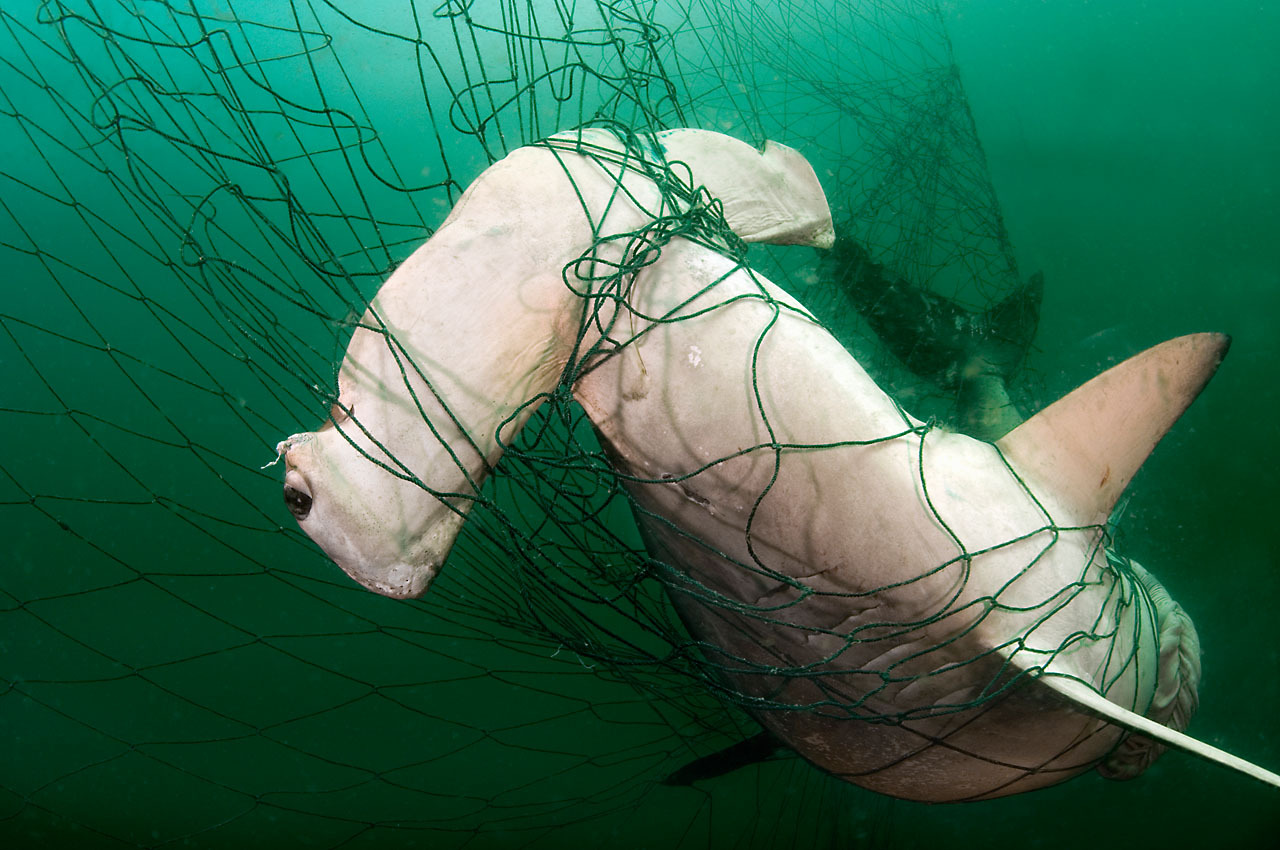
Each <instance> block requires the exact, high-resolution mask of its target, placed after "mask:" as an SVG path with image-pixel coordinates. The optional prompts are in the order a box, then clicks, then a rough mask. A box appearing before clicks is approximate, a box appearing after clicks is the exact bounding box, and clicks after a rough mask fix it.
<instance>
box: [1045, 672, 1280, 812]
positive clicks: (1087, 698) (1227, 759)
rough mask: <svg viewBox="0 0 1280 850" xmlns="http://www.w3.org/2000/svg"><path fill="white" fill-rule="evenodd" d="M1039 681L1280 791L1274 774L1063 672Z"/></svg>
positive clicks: (1109, 716)
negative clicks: (1139, 711) (1119, 703)
mask: <svg viewBox="0 0 1280 850" xmlns="http://www.w3.org/2000/svg"><path fill="white" fill-rule="evenodd" d="M1036 681H1037V682H1040V683H1041V684H1044V685H1047V686H1048V687H1050V688H1052V689H1053V690H1054V691H1056V692H1057V693H1058V694H1059V695H1061V696H1063V697H1065V698H1066V699H1067V700H1068V701H1070V702H1071V703H1072V704H1074V705H1076V706H1078V707H1080V708H1081V709H1083V710H1085V711H1087V712H1088V713H1090V714H1094V715H1097V716H1099V717H1101V718H1103V719H1104V720H1106V721H1108V722H1110V723H1114V724H1115V725H1117V726H1120V727H1123V728H1125V729H1128V730H1129V731H1131V732H1135V733H1137V734H1139V735H1145V736H1147V737H1148V738H1154V739H1155V740H1157V741H1159V742H1160V743H1162V744H1165V745H1166V746H1169V747H1173V748H1175V749H1179V750H1182V751H1183V752H1187V753H1191V754H1192V755H1195V756H1199V757H1201V758H1203V759H1207V760H1208V761H1212V762H1216V763H1217V764H1220V765H1222V766H1223V767H1229V768H1231V769H1232V770H1235V771H1238V772H1239V773H1243V774H1244V775H1245V776H1250V777H1252V778H1254V779H1256V780H1258V781H1259V782H1265V783H1266V784H1268V785H1271V786H1274V787H1276V788H1280V776H1277V775H1276V774H1274V773H1272V772H1271V771H1269V770H1265V769H1263V768H1261V767H1258V766H1257V765H1256V764H1253V763H1252V762H1248V761H1245V760H1244V759H1242V758H1240V757H1238V756H1233V755H1231V753H1228V752H1226V751H1224V750H1220V749H1218V748H1217V747H1214V746H1210V745H1209V744H1206V743H1204V742H1203V741H1198V740H1196V739H1195V738H1192V737H1191V736H1190V735H1185V734H1183V733H1182V732H1178V731H1175V730H1173V729H1170V728H1169V727H1167V726H1161V725H1160V724H1159V723H1156V722H1155V721H1154V720H1150V719H1148V718H1146V717H1143V716H1142V715H1141V714H1136V713H1134V712H1132V711H1129V710H1128V709H1126V708H1121V707H1120V706H1118V705H1116V704H1115V703H1113V702H1111V701H1110V700H1108V699H1107V698H1106V697H1104V696H1103V695H1102V694H1100V693H1098V692H1097V691H1095V690H1094V689H1093V688H1091V687H1089V686H1088V685H1086V684H1084V683H1083V682H1081V681H1080V680H1078V679H1075V678H1073V677H1070V676H1066V675H1063V674H1061V673H1053V672H1051V671H1045V672H1042V673H1040V674H1039V676H1038V677H1037V679H1036Z"/></svg>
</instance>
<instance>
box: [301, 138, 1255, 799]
mask: <svg viewBox="0 0 1280 850" xmlns="http://www.w3.org/2000/svg"><path fill="white" fill-rule="evenodd" d="M707 222H713V223H714V222H720V223H721V224H727V225H728V226H729V227H730V228H731V229H732V231H733V233H734V234H736V238H738V239H741V240H744V241H748V242H749V241H767V242H774V243H779V244H799V245H811V246H816V247H821V248H828V247H830V246H831V245H832V243H833V241H834V232H833V228H832V224H831V213H830V210H829V208H828V206H827V202H826V197H825V195H824V194H823V191H822V188H821V185H820V184H819V182H818V179H817V177H816V175H815V174H814V172H813V169H812V168H811V167H810V166H809V164H808V162H807V161H806V160H805V159H804V157H803V156H802V155H800V154H799V153H798V152H797V151H795V150H793V149H791V148H788V147H786V146H783V145H779V144H775V143H769V144H768V145H766V146H765V147H764V149H763V150H762V151H758V150H756V149H755V148H753V147H751V146H749V145H746V144H744V143H742V142H739V141H736V140H734V139H732V138H730V137H728V136H723V135H720V134H716V133H710V132H705V131H700V130H674V131H667V132H664V133H659V134H655V135H652V136H648V135H643V136H627V137H624V136H622V135H618V134H615V133H614V132H612V131H607V130H602V129H582V130H576V131H571V132H569V133H564V134H559V135H557V136H553V137H551V138H550V139H548V140H546V141H545V142H543V143H540V144H538V145H534V146H530V147H526V148H521V149H518V150H516V151H514V152H512V153H511V154H509V155H508V156H507V157H506V158H504V159H502V160H500V161H499V162H497V163H496V164H494V165H492V166H490V167H489V168H488V169H487V170H486V171H484V172H483V173H482V174H481V175H480V176H479V177H478V178H477V179H476V180H475V181H474V182H473V183H472V184H471V185H470V186H469V187H468V189H467V190H466V192H464V194H463V195H462V197H461V198H460V199H459V201H458V203H457V205H456V206H455V207H454V209H453V211H452V212H451V213H450V215H449V217H448V218H447V219H446V221H445V222H444V224H443V225H442V226H441V227H440V229H439V230H438V231H437V232H436V233H435V234H434V235H433V236H431V238H430V239H428V240H427V242H426V243H425V244H423V245H422V246H421V247H420V248H419V249H418V250H417V251H415V252H414V253H413V255H412V256H410V257H409V258H408V259H407V260H406V261H405V262H404V263H403V264H402V265H401V266H400V267H399V268H398V269H397V270H396V271H395V272H394V273H393V274H392V275H391V277H390V278H389V279H388V280H387V281H386V283H384V285H383V286H382V288H381V290H380V291H379V292H378V294H377V296H376V297H375V298H374V299H373V301H372V302H371V303H370V305H369V307H368V310H367V312H366V314H365V316H364V318H363V319H362V321H361V323H360V326H359V327H358V328H357V329H356V331H355V332H354V334H353V336H352V338H351V341H350V343H349V345H348V348H347V352H346V357H345V359H344V360H343V363H342V366H341V369H340V371H339V376H338V395H337V400H336V402H335V403H334V405H333V407H332V410H331V412H330V417H329V420H328V422H327V423H326V424H325V425H324V426H323V427H322V428H320V429H319V430H318V431H316V432H312V433H303V434H294V435H293V436H291V437H289V438H287V439H286V440H284V441H282V442H281V443H280V445H279V446H278V447H277V450H278V453H279V454H280V455H282V456H283V457H284V459H285V463H286V475H285V489H284V493H285V501H286V503H287V504H288V506H289V508H290V510H291V511H292V513H293V515H294V516H295V517H296V518H297V520H298V522H299V524H300V526H301V528H302V529H303V530H304V531H305V532H306V533H307V534H308V535H309V536H310V537H311V538H312V539H313V540H314V541H315V542H316V543H317V544H319V546H320V547H321V548H322V549H323V550H324V551H325V552H326V553H327V554H328V555H329V557H330V558H332V559H333V560H334V561H335V562H336V563H337V564H338V566H339V567H341V568H342V569H343V570H344V571H345V572H346V573H347V574H348V575H350V576H351V577H352V578H353V579H355V580H356V581H357V582H359V583H360V584H362V585H363V586H365V587H367V588H369V589H370V590H373V591H376V592H378V593H381V594H384V595H386V596H391V597H395V598H415V597H419V596H421V595H423V594H424V593H425V592H426V591H427V589H428V587H429V585H430V583H431V581H432V579H433V578H434V577H435V576H436V575H437V574H438V572H439V570H440V569H441V568H442V565H443V564H444V562H445V560H446V557H447V555H448V553H449V551H450V548H451V546H452V544H453V542H454V540H455V539H456V537H457V535H458V533H459V530H460V528H461V527H462V525H463V524H464V522H465V520H466V517H467V514H468V511H469V508H470V505H471V504H472V503H473V501H474V500H475V498H476V496H477V494H478V493H479V490H480V487H481V485H482V483H483V481H484V479H485V477H486V476H487V475H488V474H490V473H491V472H492V470H493V469H494V467H495V466H496V465H497V464H498V462H499V461H500V459H501V454H502V447H503V446H504V445H507V444H508V443H509V442H510V441H511V440H512V439H513V438H514V436H515V435H516V434H517V433H518V431H519V429H520V428H521V427H522V426H523V425H524V424H525V422H526V421H527V420H528V417H529V415H530V414H531V413H532V411H533V409H534V407H535V406H536V404H537V403H539V401H540V400H541V399H544V398H546V397H547V395H548V394H549V393H550V392H552V391H553V390H555V389H556V388H557V387H564V386H568V387H570V388H571V389H572V392H573V395H574V398H575V399H576V400H577V401H578V402H579V403H580V404H581V405H582V407H583V409H584V410H585V411H586V412H587V415H588V416H589V418H590V421H591V423H592V425H593V426H594V428H595V431H596V434H597V436H598V438H599V440H600V443H601V445H602V447H603V448H604V451H605V452H606V454H607V456H608V458H609V461H610V463H611V464H612V466H613V467H614V469H615V470H616V472H617V474H618V476H619V480H620V481H621V482H622V484H623V486H625V487H626V489H627V491H628V493H629V496H630V498H631V501H632V504H633V506H634V509H635V510H634V513H635V516H636V521H637V523H638V525H639V528H640V531H641V535H642V538H643V540H644V543H645V545H646V547H647V549H648V551H649V554H650V555H651V556H652V557H654V558H657V559H660V560H661V561H663V562H665V563H666V564H668V565H671V566H672V567H673V568H675V570H677V571H678V575H679V576H682V577H683V578H681V579H673V580H672V581H670V582H669V584H668V592H669V595H670V598H671V600H672V603H673V605H674V607H675V609H676V610H677V611H678V612H679V615H680V616H681V618H682V620H683V622H684V624H685V626H686V628H687V630H688V632H689V635H690V638H691V640H692V642H693V644H694V645H695V646H696V647H697V650H698V651H699V652H700V654H701V657H702V660H703V663H704V664H705V665H707V668H708V669H711V670H714V671H715V674H714V676H715V678H716V679H717V681H718V682H719V683H720V685H721V687H723V688H724V689H725V690H726V691H729V692H731V693H732V694H733V695H734V699H735V700H736V701H738V702H739V703H740V704H742V705H744V706H746V707H747V708H748V709H749V710H750V711H751V712H752V713H753V715H754V716H755V718H756V719H757V720H758V721H759V722H760V723H761V725H762V726H764V727H765V728H766V729H767V730H769V732H770V733H771V734H772V735H773V736H775V737H776V738H777V739H778V740H780V741H782V742H783V743H784V744H785V745H786V746H788V747H790V748H791V749H793V750H794V751H795V752H796V753H798V754H799V755H801V756H802V757H803V758H805V759H807V760H808V761H810V762H811V763H813V764H815V765H817V766H818V767H819V768H821V769H823V770H825V771H827V772H829V773H831V774H834V775H836V776H838V777H841V778H843V779H846V780H848V781H850V782H853V783H856V784H858V785H861V786H864V787H867V788H870V789H873V790H876V791H879V792H883V793H885V794H890V795H893V796H897V797H903V798H908V799H914V800H924V801H935V802H942V801H961V800H977V799H984V798H991V797H999V796H1004V795H1008V794H1014V793H1019V792H1023V791H1028V790H1032V789H1035V788H1039V787H1043V786H1046V785H1050V784H1053V783H1057V782H1061V781H1063V780H1065V779H1068V778H1070V777H1072V776H1075V775H1077V774H1079V773H1081V772H1083V771H1085V770H1088V769H1089V768H1092V767H1097V768H1098V769H1099V770H1101V771H1102V772H1103V773H1104V774H1105V775H1108V776H1114V777H1128V776H1133V775H1136V774H1137V773H1139V772H1141V770H1142V769H1144V768H1145V767H1146V765H1148V764H1149V763H1150V762H1151V760H1152V759H1154V758H1155V757H1156V755H1158V754H1159V752H1160V751H1161V750H1162V749H1163V748H1164V747H1168V746H1172V747H1176V748H1179V749H1183V750H1187V751H1189V752H1192V753H1195V754H1197V755H1200V756H1202V757H1205V758H1209V759H1212V760H1215V761H1217V762H1219V763H1222V764H1225V765H1227V766H1229V767H1232V768H1234V769H1236V770H1239V771H1241V772H1244V773H1246V774H1248V775H1250V776H1252V777H1254V778H1256V779H1259V780H1261V781H1264V782H1268V783H1270V784H1272V785H1275V786H1277V787H1280V777H1278V776H1276V775H1275V774H1273V773H1270V772H1268V771H1265V770H1263V769H1262V768H1259V767H1257V766H1255V765H1252V764H1250V763H1248V762H1246V761H1243V760H1241V759H1239V758H1236V757H1235V756H1232V755H1230V754H1228V753H1224V752H1222V751H1220V750H1217V749H1215V748H1213V747H1210V746H1209V745H1207V744H1204V743H1202V742H1199V741H1197V740H1195V739H1193V738H1190V737H1188V736H1187V735H1185V734H1183V733H1182V732H1181V731H1180V730H1181V729H1182V728H1184V727H1185V726H1186V724H1187V723H1188V722H1189V721H1190V718H1191V714H1192V713H1193V712H1194V710H1195V706H1196V701H1197V696H1196V686H1197V680H1198V677H1199V649H1198V643H1197V639H1196V636H1195V629H1194V626H1193V625H1192V624H1191V621H1190V618H1189V617H1187V615H1186V614H1185V612H1184V611H1183V610H1182V609H1181V608H1180V607H1179V606H1178V605H1177V604H1176V603H1174V602H1173V601H1172V600H1171V599H1170V598H1169V595H1168V594H1167V593H1166V592H1165V591H1164V589H1163V588H1162V587H1161V586H1160V585H1159V584H1158V583H1157V582H1156V580H1155V579H1154V578H1153V577H1152V576H1151V575H1150V574H1148V573H1147V572H1146V571H1145V570H1143V569H1142V568H1141V567H1139V566H1138V565H1136V564H1134V563H1132V562H1130V561H1127V560H1125V559H1121V558H1110V557H1108V555H1107V552H1106V549H1105V530H1104V529H1105V523H1106V520H1107V518H1108V515H1109V514H1110V512H1111V510H1112V508H1113V506H1114V505H1115V503H1116V500H1117V499H1118V497H1119V496H1120V495H1121V493H1122V492H1123V490H1124V488H1125V486H1126V485H1127V484H1128V482H1129V481H1130V480H1131V479H1132V477H1133V475H1134V474H1135V473H1136V471H1137V469H1138V468H1139V466H1140V465H1141V464H1142V462H1143V460H1144V459H1145V458H1146V456H1147V454H1148V453H1149V452H1150V451H1151V450H1152V448H1153V447H1154V446H1155V444H1156V443H1157V442H1158V441H1159V439H1160V438H1161V437H1162V435H1163V434H1164V433H1165V431H1166V430H1167V429H1168V428H1169V427H1170V426H1171V425H1172V424H1173V422H1174V421H1175V420H1176V419H1177V418H1178V417H1179V416H1180V415H1181V413H1182V412H1183V410H1184V409H1185V408H1186V407H1187V406H1188V405H1189V404H1190V403H1191V401H1192V400H1193V399H1194V398H1195V397H1196V395H1197V394H1198V393H1199V392H1200V390H1201V389H1202V388H1203V387H1204V385H1205V384H1206V382H1207V381H1208V380H1209V378H1210V377H1211V376H1212V374H1213V373H1214V371H1215V369H1216V368H1217V366H1218V364H1219V362H1220V361H1221V359H1222V357H1223V356H1224V354H1225V352H1226V349H1227V346H1228V340H1227V338H1226V337H1225V336H1223V335H1220V334H1213V333H1203V334H1194V335H1190V336H1185V337H1180V338H1178V339H1174V340H1171V341H1169V342H1166V343H1164V344H1162V345H1158V346H1156V347H1155V348H1152V349H1150V350H1148V351H1146V352H1144V353H1142V354H1139V355H1138V356H1136V357H1134V358H1132V359H1130V360H1128V361H1126V362H1124V363H1122V364H1120V365H1118V366H1116V367H1114V368H1112V369H1111V370H1109V371H1107V372H1105V373H1103V374H1102V375H1100V376H1099V377H1097V378H1095V379H1094V380H1093V381H1090V382H1089V383H1087V384H1085V385H1084V386H1082V387H1080V388H1079V389H1077V390H1075V391H1074V392H1073V393H1071V394H1069V395H1067V396H1066V397H1064V398H1062V399H1061V400H1059V401H1058V402H1056V403H1055V404H1053V405H1051V406H1050V407H1048V408H1046V409H1045V410H1043V411H1041V412H1040V413H1038V414H1036V415H1034V416H1032V417H1030V418H1029V419H1027V420H1026V421H1025V422H1023V423H1022V424H1021V425H1019V426H1018V427H1016V428H1014V429H1013V430H1012V431H1010V432H1009V433H1007V434H1005V435H1004V436H1003V437H1001V438H1000V439H999V440H998V441H996V442H995V443H994V444H993V443H988V442H983V441H979V440H976V439H973V438H971V437H968V436H965V435H963V434H958V433H952V432H949V431H947V430H945V429H942V428H940V427H935V426H933V425H930V424H928V423H924V422H921V421H920V420H917V419H915V418H914V417H912V416H910V415H909V414H908V413H907V412H906V411H904V410H903V409H902V408H901V407H900V406H899V405H898V404H896V403H895V402H894V401H893V399H891V398H890V397H889V396H888V395H887V394H886V393H885V392H884V391H882V390H881V389H880V387H878V386H877V385H876V384H875V382H874V381H873V380H872V379H871V378H870V377H869V376H868V375H867V373H866V372H865V371H864V370H863V369H862V367H861V366H859V364H858V363H857V362H856V360H855V359H854V358H853V357H852V356H851V355H850V354H849V353H848V352H847V351H845V350H844V348H842V347H841V346H840V344H839V343H838V342H837V341H836V340H835V339H834V338H833V337H832V336H831V334H830V333H829V332H828V331H827V330H826V329H825V328H824V327H823V326H822V325H821V323H819V322H818V321H817V320H816V319H815V318H814V317H813V316H812V315H811V314H810V313H809V312H808V311H807V310H806V309H805V307H804V306H803V305H802V304H801V303H800V302H798V301H797V300H796V299H794V298H792V297H791V296H790V295H789V294H788V293H786V292H785V291H783V290H782V289H781V288H780V287H778V286H776V285H775V284H773V283H772V282H770V281H769V280H767V279H765V278H764V277H763V276H761V275H759V274H757V273H756V272H754V271H753V270H752V269H750V268H749V267H748V266H746V265H745V264H744V263H743V262H742V261H741V260H739V259H734V257H735V256H741V255H742V254H741V251H736V250H734V246H733V245H731V244H728V242H727V241H726V240H725V239H724V238H723V237H716V236H715V235H714V234H715V233H716V232H717V231H716V229H715V228H714V227H704V226H703V225H705V224H706V223H707ZM619 270H622V271H621V272H619Z"/></svg>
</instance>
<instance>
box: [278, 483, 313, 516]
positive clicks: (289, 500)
mask: <svg viewBox="0 0 1280 850" xmlns="http://www.w3.org/2000/svg"><path fill="white" fill-rule="evenodd" d="M284 503H285V504H286V505H287V506H288V507H289V513H291V514H293V517H294V519H296V520H298V521H299V522H301V521H302V520H304V519H306V518H307V516H308V515H309V514H310V513H311V494H310V493H308V492H306V491H305V490H299V489H298V488H297V487H294V486H292V485H290V484H286V485H284Z"/></svg>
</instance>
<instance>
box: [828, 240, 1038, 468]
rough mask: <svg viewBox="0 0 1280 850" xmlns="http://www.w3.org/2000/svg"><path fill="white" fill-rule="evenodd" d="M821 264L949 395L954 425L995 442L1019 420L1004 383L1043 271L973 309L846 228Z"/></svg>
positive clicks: (1023, 346) (1021, 350) (1029, 323)
mask: <svg viewBox="0 0 1280 850" xmlns="http://www.w3.org/2000/svg"><path fill="white" fill-rule="evenodd" d="M823 268H824V271H825V272H826V273H825V274H824V278H826V279H827V280H830V281H831V282H832V283H834V284H835V285H836V286H837V287H839V289H840V290H841V292H842V293H843V294H844V295H845V296H846V297H847V298H848V299H849V300H850V301H851V302H852V304H853V306H854V308H855V309H857V311H858V313H859V314H861V315H862V317H863V318H864V319H865V320H866V322H867V325H868V326H869V327H870V328H871V330H872V331H874V332H875V334H876V336H877V337H879V339H880V342H881V343H882V344H883V345H884V347H885V348H886V349H888V350H889V352H890V353H892V354H893V355H894V356H895V357H896V358H898V360H900V361H902V364H903V365H904V366H906V367H907V369H909V370H910V371H911V372H912V373H913V374H915V375H916V376H918V377H920V378H922V379H924V380H927V381H930V382H932V383H933V384H935V385H937V386H938V387H939V388H941V389H943V390H945V391H947V392H948V393H950V394H952V395H953V397H954V398H955V407H956V421H955V422H954V423H953V427H954V429H955V430H957V431H960V432H962V433H965V434H968V435H969V436H971V437H975V438H977V439H979V440H986V441H988V442H994V441H995V440H997V439H999V438H1000V437H1002V436H1004V435H1005V434H1006V433H1008V432H1009V431H1011V430H1013V429H1014V428H1015V427H1016V426H1018V425H1019V424H1021V423H1022V421H1023V419H1024V417H1023V416H1022V414H1021V412H1020V411H1018V409H1017V407H1016V406H1015V405H1014V403H1013V402H1012V401H1011V400H1010V398H1009V391H1008V385H1009V382H1010V381H1011V380H1012V379H1013V377H1014V375H1015V374H1016V373H1017V371H1018V368H1019V367H1020V366H1021V365H1022V361H1023V360H1024V359H1025V357H1026V354H1027V350H1028V349H1029V348H1030V347H1031V341H1032V340H1033V339H1034V338H1035V335H1036V327H1037V326H1038V324H1039V321H1040V303H1041V300H1042V298H1043V295H1044V277H1043V275H1041V274H1040V273H1039V272H1036V273H1035V274H1033V275H1032V276H1031V277H1030V279H1029V280H1028V281H1027V282H1026V283H1025V284H1023V285H1022V286H1020V287H1019V288H1018V289H1016V290H1015V291H1014V292H1012V293H1011V294H1010V295H1009V296H1008V297H1006V298H1005V299H1004V300H1003V301H1001V302H999V303H998V304H996V305H995V306H993V307H991V308H990V309H989V310H986V311H984V312H973V311H970V310H966V309H965V308H964V307H961V306H960V305H959V304H957V303H956V302H954V301H952V300H950V299H948V298H945V297H943V296H941V295H938V294H937V293H934V292H931V291H930V290H929V289H927V288H925V287H923V286H920V285H917V284H915V283H912V282H911V281H908V280H906V279H905V278H903V277H900V276H899V275H897V274H896V273H894V272H893V271H892V270H891V269H888V268H886V267H885V266H884V265H882V264H880V263H877V262H875V261H873V260H872V259H871V255H870V254H869V253H868V252H867V250H866V249H865V248H864V247H862V245H860V244H859V243H858V242H856V241H855V240H853V239H851V238H849V237H847V236H837V238H836V242H835V245H834V246H833V247H832V248H831V250H830V251H829V252H827V253H826V255H825V257H824V260H823Z"/></svg>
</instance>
